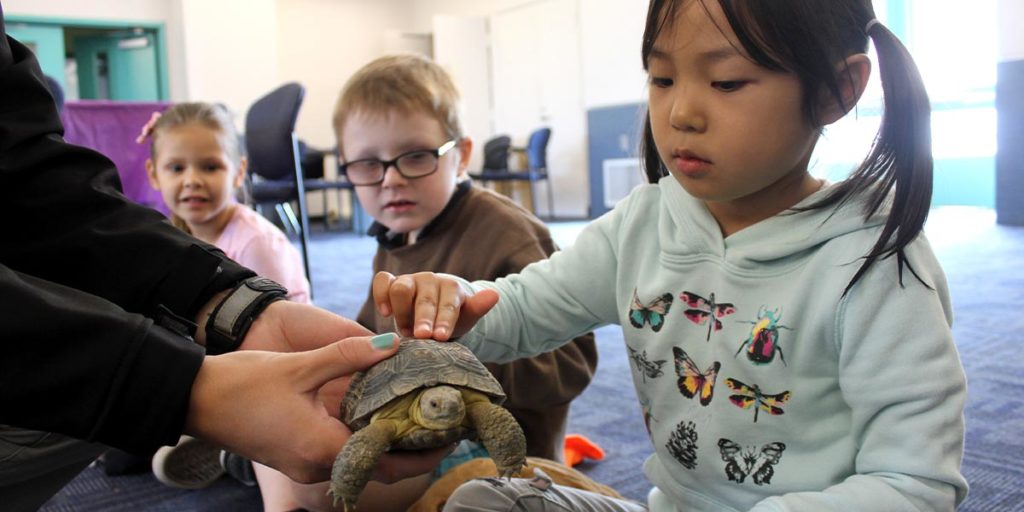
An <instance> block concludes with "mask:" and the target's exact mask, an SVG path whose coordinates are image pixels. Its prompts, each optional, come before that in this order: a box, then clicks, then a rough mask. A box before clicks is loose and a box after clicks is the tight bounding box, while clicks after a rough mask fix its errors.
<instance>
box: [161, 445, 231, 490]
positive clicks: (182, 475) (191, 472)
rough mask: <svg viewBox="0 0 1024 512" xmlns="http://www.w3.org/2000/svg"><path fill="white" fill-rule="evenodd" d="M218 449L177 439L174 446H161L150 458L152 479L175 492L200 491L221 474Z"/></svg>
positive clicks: (222, 467)
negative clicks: (174, 488)
mask: <svg viewBox="0 0 1024 512" xmlns="http://www.w3.org/2000/svg"><path fill="white" fill-rule="evenodd" d="M220 453H221V450H220V448H217V447H216V446H214V445H213V444H211V443H209V442H207V441H204V440H202V439H196V438H194V437H191V436H181V439H179V440H178V444H176V445H174V446H163V447H161V448H160V449H159V450H157V451H156V453H155V454H154V455H153V476H155V477H156V479H157V480H159V481H161V482H163V483H164V484H165V485H169V486H171V487H177V488H179V489H202V488H203V487H206V486H208V485H210V484H212V483H213V482H214V481H216V480H217V479H218V478H220V477H221V475H223V474H224V466H222V465H221V463H220Z"/></svg>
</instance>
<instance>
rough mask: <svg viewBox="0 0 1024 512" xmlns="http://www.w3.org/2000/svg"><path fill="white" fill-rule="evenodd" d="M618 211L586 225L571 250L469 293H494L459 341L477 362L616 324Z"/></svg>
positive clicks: (547, 347) (534, 350) (544, 347)
mask: <svg viewBox="0 0 1024 512" xmlns="http://www.w3.org/2000/svg"><path fill="white" fill-rule="evenodd" d="M620 222H621V209H619V210H616V211H613V212H612V213H610V214H607V215H605V216H603V217H601V218H600V219H598V220H596V221H594V222H592V223H590V224H589V225H588V226H587V227H586V228H585V229H584V230H583V231H582V232H581V233H580V235H579V237H578V238H577V239H576V242H575V243H573V244H572V246H570V247H568V248H566V249H564V250H562V251H559V252H556V253H555V254H553V255H551V257H550V258H549V259H546V260H542V261H538V262H535V263H531V264H529V265H527V266H526V268H524V269H523V270H522V272H521V273H519V274H512V275H509V276H508V277H503V278H500V279H498V280H497V281H494V282H487V281H476V282H474V283H472V285H468V286H471V288H472V289H473V290H474V291H479V290H481V289H484V288H493V289H496V290H497V291H498V293H499V295H500V296H501V299H500V300H499V301H498V304H497V305H496V306H495V307H494V309H492V310H491V311H490V312H488V314H486V315H484V317H483V318H482V319H481V320H480V322H478V323H477V325H476V327H475V328H474V329H473V330H472V331H470V332H469V333H467V334H466V335H465V336H463V337H462V338H461V339H460V341H461V342H462V343H464V344H466V345H467V346H469V347H470V348H472V349H473V351H474V353H476V354H477V355H478V356H479V357H480V358H481V359H482V360H484V361H492V362H507V361H512V360H515V359H519V358H523V357H530V356H534V355H536V354H540V353H543V352H548V351H551V350H554V349H556V348H558V347H560V346H562V345H563V344H565V343H567V342H568V340H570V339H572V338H574V337H576V336H579V335H581V334H583V333H585V332H588V331H592V330H594V329H595V328H597V327H600V326H602V325H607V324H611V323H616V322H618V317H617V308H616V276H617V267H618V265H617V259H618V258H617V254H616V251H617V246H616V230H617V227H618V226H619V224H620Z"/></svg>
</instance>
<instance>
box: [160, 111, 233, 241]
mask: <svg viewBox="0 0 1024 512" xmlns="http://www.w3.org/2000/svg"><path fill="white" fill-rule="evenodd" d="M221 137H222V134H221V133H220V132H219V131H217V130H215V129H213V128H210V127H208V126H205V125H203V124H200V123H188V124H184V125H181V126H176V127H173V128H168V129H165V130H162V131H161V132H160V133H159V134H158V135H157V139H156V144H155V146H154V149H153V151H154V155H153V158H151V159H150V160H147V161H146V171H147V173H148V175H149V183H150V185H151V186H152V187H153V188H154V189H156V190H159V191H160V194H161V195H162V196H163V199H164V202H165V203H166V204H167V207H168V208H170V210H171V212H173V213H174V214H175V215H177V216H178V217H181V219H182V220H184V221H185V223H186V224H188V226H189V229H191V230H192V232H193V234H196V235H197V236H200V238H203V236H201V234H202V233H211V231H212V232H214V233H219V232H220V231H221V230H223V228H224V226H225V225H226V224H227V222H228V221H229V220H230V219H231V213H232V208H233V205H234V193H235V190H236V189H237V188H238V187H240V186H242V181H243V180H244V178H245V165H246V164H245V160H244V159H243V160H242V162H241V163H240V165H239V166H237V167H236V166H235V164H234V163H233V162H232V160H231V158H229V156H228V153H227V152H226V151H225V149H224V146H223V145H222V143H221Z"/></svg>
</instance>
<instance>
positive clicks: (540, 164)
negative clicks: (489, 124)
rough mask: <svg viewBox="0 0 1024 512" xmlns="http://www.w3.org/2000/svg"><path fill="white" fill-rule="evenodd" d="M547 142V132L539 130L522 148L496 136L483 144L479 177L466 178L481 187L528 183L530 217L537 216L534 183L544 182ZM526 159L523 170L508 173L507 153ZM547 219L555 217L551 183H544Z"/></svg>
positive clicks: (500, 136) (547, 129)
mask: <svg viewBox="0 0 1024 512" xmlns="http://www.w3.org/2000/svg"><path fill="white" fill-rule="evenodd" d="M550 139H551V128H547V127H543V128H539V129H537V130H534V131H533V133H531V134H530V138H529V141H528V142H527V144H526V147H525V148H519V147H512V144H511V139H510V138H509V137H508V136H507V135H499V136H497V137H494V138H492V139H490V140H488V141H487V142H486V143H485V144H484V165H483V169H481V170H480V172H479V173H470V175H469V176H470V177H471V178H473V179H475V180H479V181H480V182H481V183H486V182H489V181H529V182H530V199H531V206H533V213H534V215H536V214H537V205H536V200H537V199H536V198H537V186H536V183H537V182H538V181H543V180H548V158H547V149H548V141H549V140H550ZM513 152H515V153H522V154H525V155H526V169H517V170H512V169H509V166H508V158H509V156H510V154H511V153H513ZM547 198H548V218H553V217H554V215H555V207H554V196H553V195H552V191H551V181H550V180H548V182H547Z"/></svg>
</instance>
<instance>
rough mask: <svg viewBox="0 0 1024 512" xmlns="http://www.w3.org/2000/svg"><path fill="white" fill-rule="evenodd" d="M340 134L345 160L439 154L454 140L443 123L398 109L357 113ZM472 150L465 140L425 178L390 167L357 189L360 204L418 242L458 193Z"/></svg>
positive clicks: (467, 140)
mask: <svg viewBox="0 0 1024 512" xmlns="http://www.w3.org/2000/svg"><path fill="white" fill-rule="evenodd" d="M340 136H341V141H340V142H341V147H342V148H343V154H342V155H341V157H342V160H343V162H353V161H356V160H364V159H377V160H391V159H393V158H395V157H398V156H399V155H402V154H405V153H408V152H410V151H419V150H436V149H437V148H439V147H440V146H442V145H443V144H445V143H446V142H448V140H449V138H448V136H447V135H446V134H445V131H444V130H443V129H442V127H441V123H440V122H438V121H437V120H436V119H434V118H433V117H431V116H430V115H428V114H427V113H425V112H415V113H405V112H401V111H397V110H391V111H389V112H386V113H369V112H365V111H356V112H354V113H353V114H352V115H350V116H349V117H348V119H347V120H346V121H345V124H344V126H343V127H342V130H341V135H340ZM471 147H472V145H471V143H470V141H469V139H463V140H462V141H460V142H459V143H458V145H457V146H456V147H455V148H452V149H451V150H450V151H448V152H447V153H445V154H444V155H442V156H441V157H440V158H439V159H438V160H437V170H436V171H434V172H433V173H432V174H428V175H426V176H422V177H419V178H406V177H404V176H402V175H401V174H399V172H398V170H397V169H395V166H393V165H392V166H389V167H388V168H387V169H385V172H384V181H383V182H381V183H379V184H377V185H366V186H357V187H356V194H357V195H358V197H359V202H360V203H361V204H362V206H363V207H364V208H366V211H367V212H368V213H369V214H370V215H371V216H373V218H374V219H376V220H377V222H379V223H381V224H383V225H385V226H387V227H388V229H390V230H392V231H395V232H398V233H407V234H409V241H410V243H412V242H415V240H416V237H417V236H418V235H419V232H420V231H421V230H422V229H423V228H424V227H425V226H426V225H427V224H429V223H430V221H432V220H434V218H435V217H437V216H438V215H439V214H440V213H441V210H443V209H444V207H445V206H446V205H447V204H448V201H449V200H450V199H451V197H452V194H454V193H455V184H456V182H457V181H458V179H459V178H460V177H461V176H462V175H464V174H465V172H466V165H467V164H468V162H469V156H470V153H469V152H470V148H471Z"/></svg>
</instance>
